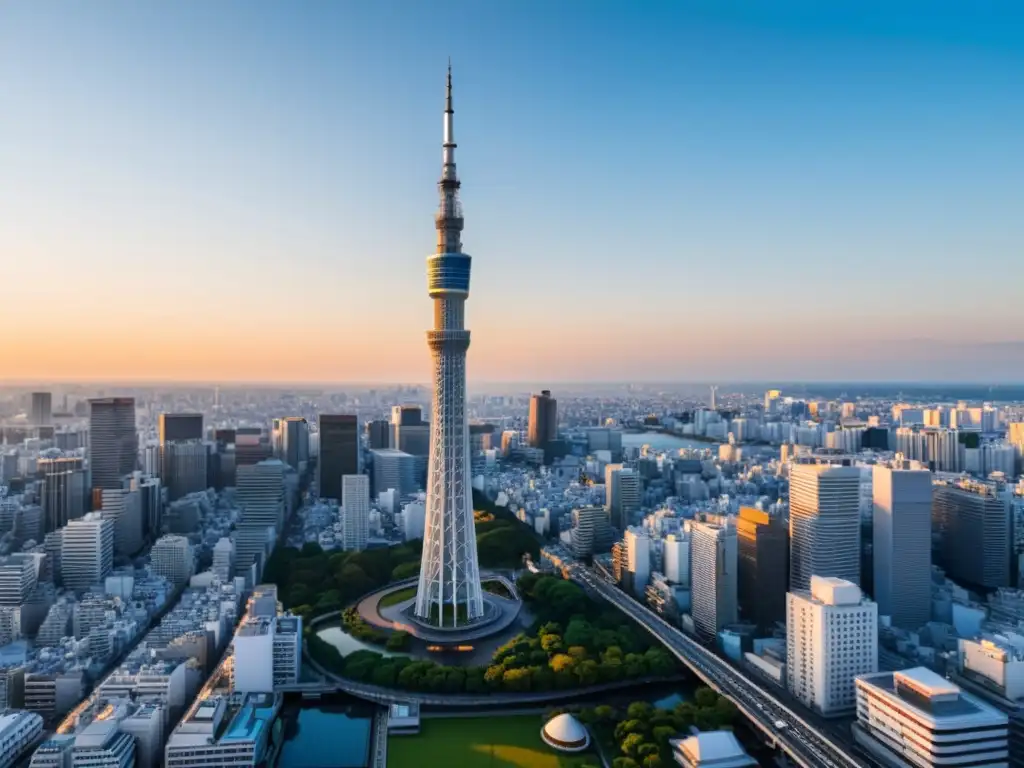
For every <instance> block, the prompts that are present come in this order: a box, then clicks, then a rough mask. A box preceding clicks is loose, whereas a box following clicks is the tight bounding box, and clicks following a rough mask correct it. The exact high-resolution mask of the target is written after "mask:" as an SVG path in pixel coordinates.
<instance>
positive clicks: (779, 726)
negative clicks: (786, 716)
mask: <svg viewBox="0 0 1024 768" xmlns="http://www.w3.org/2000/svg"><path fill="white" fill-rule="evenodd" d="M788 725H789V723H787V722H786V721H785V720H776V721H775V727H776V728H777V729H779V730H780V731H781V730H783V729H785V728H786V727H787V726H788Z"/></svg>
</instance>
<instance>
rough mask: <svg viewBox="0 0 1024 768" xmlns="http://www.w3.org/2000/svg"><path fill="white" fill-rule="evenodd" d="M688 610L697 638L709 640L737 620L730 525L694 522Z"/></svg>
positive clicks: (735, 552) (734, 553) (734, 548)
mask: <svg viewBox="0 0 1024 768" xmlns="http://www.w3.org/2000/svg"><path fill="white" fill-rule="evenodd" d="M690 536H691V553H692V559H691V569H692V580H691V582H690V595H691V598H690V599H691V608H690V616H691V617H692V618H693V625H694V628H695V629H696V630H697V634H698V635H700V636H701V637H702V638H704V639H705V640H711V639H712V638H714V637H715V635H717V634H718V632H719V631H720V630H721V629H722V628H723V627H725V626H726V625H728V624H735V623H736V622H737V621H738V620H739V614H738V603H737V599H736V590H737V565H738V549H737V542H736V529H735V528H734V527H732V526H730V525H719V524H717V523H699V522H694V523H693V524H692V525H691V527H690Z"/></svg>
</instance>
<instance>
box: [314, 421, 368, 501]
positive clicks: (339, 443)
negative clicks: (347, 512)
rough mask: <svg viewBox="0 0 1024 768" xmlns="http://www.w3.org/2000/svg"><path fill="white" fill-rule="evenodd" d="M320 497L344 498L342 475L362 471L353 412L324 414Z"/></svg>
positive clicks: (321, 422)
mask: <svg viewBox="0 0 1024 768" xmlns="http://www.w3.org/2000/svg"><path fill="white" fill-rule="evenodd" d="M318 423H319V426H320V429H319V432H320V458H319V459H318V463H317V467H318V471H319V476H320V478H319V486H320V496H321V497H322V498H325V499H336V500H337V501H339V502H340V501H341V478H342V477H344V476H345V475H358V474H359V422H358V420H357V419H356V417H355V416H354V415H349V414H333V413H321V414H320V417H319V419H318Z"/></svg>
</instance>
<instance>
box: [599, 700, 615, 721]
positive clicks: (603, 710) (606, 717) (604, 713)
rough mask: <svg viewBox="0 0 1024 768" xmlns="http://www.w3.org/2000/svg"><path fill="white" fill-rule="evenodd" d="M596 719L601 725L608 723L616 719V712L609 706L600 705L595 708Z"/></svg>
mask: <svg viewBox="0 0 1024 768" xmlns="http://www.w3.org/2000/svg"><path fill="white" fill-rule="evenodd" d="M594 717H595V718H596V719H597V721H598V722H599V723H607V722H610V721H611V720H612V719H613V718H614V717H615V710H614V709H612V708H611V707H609V706H608V705H607V704H598V705H597V706H596V707H594Z"/></svg>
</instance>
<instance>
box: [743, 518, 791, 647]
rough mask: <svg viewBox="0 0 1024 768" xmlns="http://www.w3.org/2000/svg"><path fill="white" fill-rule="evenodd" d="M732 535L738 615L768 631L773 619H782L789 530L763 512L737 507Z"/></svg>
mask: <svg viewBox="0 0 1024 768" xmlns="http://www.w3.org/2000/svg"><path fill="white" fill-rule="evenodd" d="M736 539H737V542H736V543H737V549H738V553H737V561H738V562H737V593H738V600H739V608H740V616H741V617H742V619H743V620H744V621H750V622H753V623H754V624H757V626H758V628H760V629H761V630H762V631H771V629H772V628H773V627H774V626H775V623H776V622H779V621H782V622H784V621H785V620H786V592H787V591H788V589H789V530H788V529H787V528H786V525H785V523H783V522H782V521H781V520H779V519H773V518H771V517H770V516H769V515H768V513H767V512H762V511H761V510H759V509H754V508H753V507H740V514H739V517H738V518H737V519H736Z"/></svg>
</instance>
